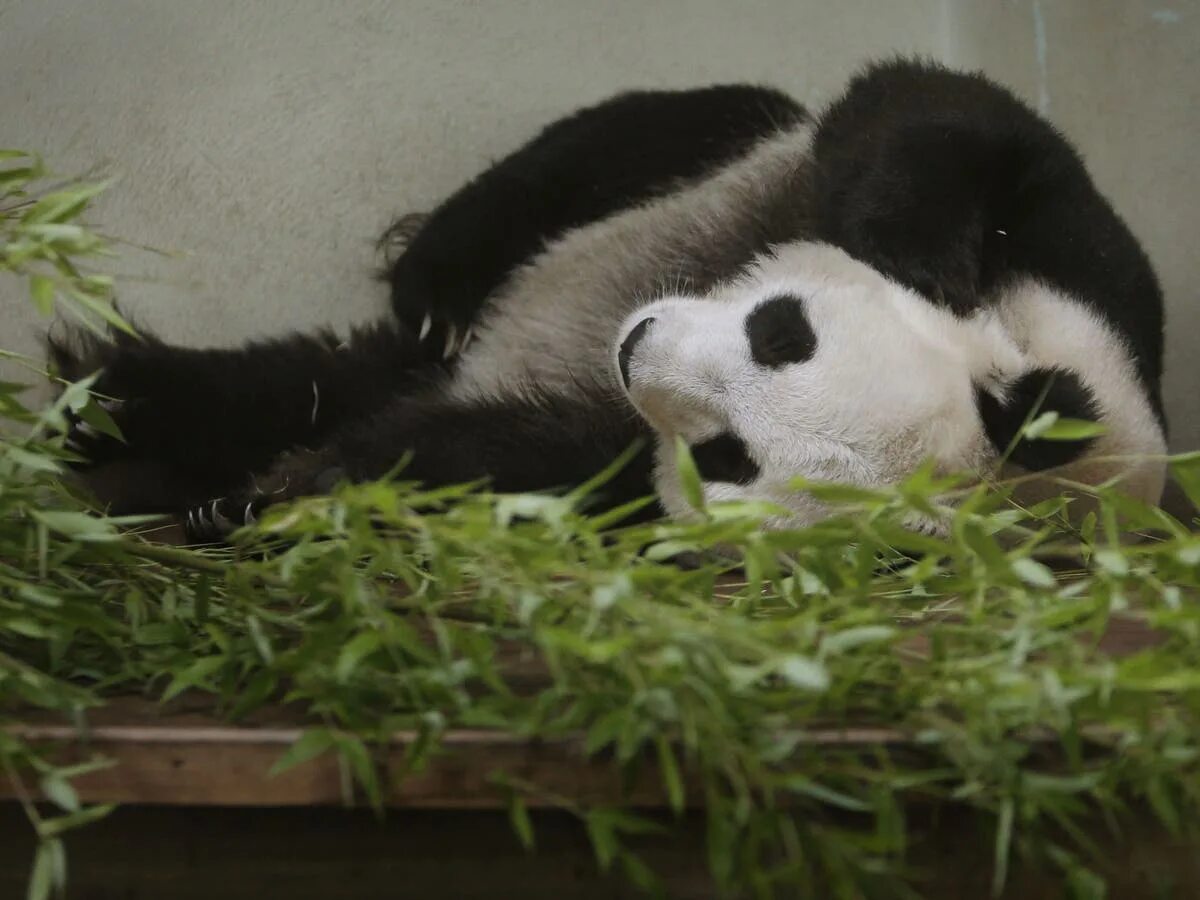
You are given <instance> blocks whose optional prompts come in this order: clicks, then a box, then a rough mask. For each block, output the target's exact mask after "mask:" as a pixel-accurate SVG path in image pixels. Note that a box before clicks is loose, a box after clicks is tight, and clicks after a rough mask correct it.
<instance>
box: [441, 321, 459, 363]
mask: <svg viewBox="0 0 1200 900" xmlns="http://www.w3.org/2000/svg"><path fill="white" fill-rule="evenodd" d="M458 349H459V344H458V329H457V328H455V327H454V324H453V323H451V325H450V327H449V328H448V329H447V331H446V349H445V351H443V353H442V359H443V360H447V359H450V357H452V356H455V355H456V354H457V353H458Z"/></svg>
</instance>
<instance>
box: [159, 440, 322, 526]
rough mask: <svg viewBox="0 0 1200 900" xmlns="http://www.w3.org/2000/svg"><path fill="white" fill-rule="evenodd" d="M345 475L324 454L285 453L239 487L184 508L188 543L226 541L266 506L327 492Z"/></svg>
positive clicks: (249, 523)
mask: <svg viewBox="0 0 1200 900" xmlns="http://www.w3.org/2000/svg"><path fill="white" fill-rule="evenodd" d="M345 477H346V472H345V470H344V469H342V468H341V467H340V466H338V465H337V464H336V462H335V461H334V460H333V459H332V457H331V456H330V455H329V454H327V453H322V452H313V451H309V450H300V451H295V452H292V453H288V454H285V455H284V456H282V457H280V459H279V460H278V462H276V464H275V465H274V466H273V467H272V468H271V469H270V470H269V471H268V472H266V473H264V474H263V475H261V476H256V477H254V478H251V479H250V483H249V484H248V485H247V486H246V487H245V488H243V489H242V490H240V491H236V492H234V493H232V494H229V495H227V496H225V497H217V498H215V499H212V500H206V501H205V502H203V503H199V504H196V505H194V506H191V507H189V508H188V509H187V510H185V511H184V513H183V515H182V519H183V527H184V531H185V533H186V534H187V538H188V542H189V543H193V544H211V543H219V542H225V541H227V540H228V539H229V536H230V535H232V534H233V533H234V532H235V531H237V530H238V529H239V528H242V527H244V526H246V525H253V524H255V523H256V522H257V521H258V519H259V517H260V516H261V515H262V513H263V512H264V511H265V510H266V509H267V508H268V507H271V506H275V505H277V504H280V503H286V502H287V501H289V500H295V499H297V498H300V497H314V496H320V495H322V494H328V493H329V492H330V491H331V490H332V489H333V488H334V486H335V485H337V484H338V482H340V481H343V480H344V479H345Z"/></svg>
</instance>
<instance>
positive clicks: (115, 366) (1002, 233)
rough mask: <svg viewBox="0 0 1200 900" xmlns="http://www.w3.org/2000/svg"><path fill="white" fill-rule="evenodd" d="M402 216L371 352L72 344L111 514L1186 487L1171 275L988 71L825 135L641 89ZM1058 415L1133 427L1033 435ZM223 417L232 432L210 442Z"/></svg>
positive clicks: (859, 116)
mask: <svg viewBox="0 0 1200 900" xmlns="http://www.w3.org/2000/svg"><path fill="white" fill-rule="evenodd" d="M402 222H403V223H404V224H403V225H402V224H401V223H398V226H397V229H396V230H397V231H398V230H404V231H409V232H411V233H409V234H405V235H404V237H405V239H406V240H405V242H404V246H403V248H402V250H401V251H400V253H399V254H398V255H397V256H396V258H395V259H394V260H393V262H392V263H391V266H390V270H389V273H388V278H389V281H390V282H391V288H392V304H393V312H394V316H393V317H390V318H388V319H387V320H384V321H382V322H380V323H377V324H375V325H373V326H368V327H366V328H363V329H360V330H358V331H356V332H355V333H354V334H353V335H351V336H350V338H349V339H348V340H345V341H343V340H341V339H340V338H336V337H334V336H330V335H316V336H305V335H292V336H288V337H285V338H281V339H279V340H276V341H266V342H257V343H253V344H250V345H247V346H246V347H242V348H238V349H236V350H225V351H198V350H190V349H184V348H175V347H169V346H167V345H164V344H161V343H159V342H157V341H155V340H153V339H150V340H148V341H146V342H143V343H141V344H134V343H131V342H128V341H118V342H114V343H111V344H97V343H95V342H86V341H85V342H82V344H75V345H67V344H59V345H57V346H55V347H54V348H53V349H54V352H55V354H56V358H57V360H58V362H59V364H60V367H61V368H62V369H63V370H64V372H65V373H66V374H68V375H72V374H75V375H80V374H83V373H85V372H87V371H90V370H92V369H95V368H97V367H101V366H102V367H103V368H104V370H105V374H104V376H103V378H102V381H101V383H100V390H101V392H103V393H105V394H106V395H108V396H111V397H116V398H119V399H118V401H117V402H118V405H117V406H116V407H115V410H114V412H115V415H116V416H117V417H118V421H119V423H120V424H121V425H122V428H123V430H124V431H125V433H126V435H127V438H128V443H127V444H125V445H123V446H121V447H116V446H114V445H113V444H112V443H111V442H106V441H104V439H103V437H102V436H99V435H96V434H94V433H88V432H87V430H85V429H84V428H83V426H81V427H80V429H79V430H78V431H77V433H75V434H73V435H72V440H73V442H74V445H75V446H76V447H78V448H79V449H80V450H81V452H83V453H84V454H85V455H86V456H87V457H88V458H89V459H90V460H91V463H90V467H89V470H88V477H89V479H90V481H91V483H92V485H93V487H94V488H95V489H96V490H97V492H98V493H99V494H101V496H102V497H105V498H106V499H107V500H108V501H109V502H110V503H111V504H112V505H113V506H114V507H115V508H118V509H122V510H126V509H139V510H141V509H149V508H161V509H176V510H177V509H180V508H187V509H188V517H187V518H188V523H189V527H190V529H191V531H192V533H193V535H194V536H196V537H198V538H205V537H212V536H217V535H220V534H223V533H226V532H227V531H229V530H230V529H232V528H234V527H236V526H237V525H238V524H240V523H241V522H242V521H245V520H246V519H247V518H252V517H253V516H254V515H255V514H256V512H257V511H258V510H259V509H260V508H261V507H262V506H264V505H266V504H268V503H270V502H274V501H275V500H278V499H286V498H287V497H290V496H296V495H299V494H305V493H313V492H319V491H323V490H326V489H328V487H329V486H330V485H331V484H333V483H335V482H336V481H337V480H338V479H340V478H346V477H348V478H351V479H364V478H372V477H377V476H380V475H383V474H385V473H386V472H388V471H390V470H391V469H392V468H393V467H394V465H395V463H396V461H397V460H399V459H400V458H401V457H402V456H404V455H405V454H411V463H410V469H409V471H408V474H409V475H411V476H412V477H414V478H417V479H419V480H422V481H425V482H428V483H435V484H436V483H454V482H462V481H467V480H473V479H476V478H481V477H482V478H488V479H490V480H491V481H492V483H493V484H494V486H495V487H496V488H497V489H498V490H502V491H524V490H550V489H557V488H563V487H569V486H571V485H573V484H578V483H581V482H583V481H585V480H586V479H588V478H590V477H591V476H592V475H593V474H595V472H597V471H599V470H600V469H602V468H603V467H604V466H605V465H606V464H607V463H609V462H610V461H611V460H612V459H613V458H614V457H615V456H617V455H618V454H619V453H621V452H622V451H623V450H625V449H626V448H627V447H628V446H629V445H630V444H631V443H635V442H638V441H642V442H644V443H645V445H646V446H645V449H644V450H643V451H642V452H640V453H638V454H637V455H636V456H635V457H634V458H633V460H632V462H631V463H630V464H629V465H628V466H627V467H626V469H625V470H623V471H622V472H621V473H620V475H618V476H617V477H616V478H615V479H614V480H613V481H612V482H610V483H609V484H608V485H606V486H605V488H604V491H605V492H606V493H605V495H604V496H602V497H600V498H598V500H599V501H600V502H603V503H607V504H609V505H617V504H621V503H624V502H626V501H628V500H631V499H634V498H636V497H640V496H643V495H646V494H649V493H651V491H653V492H654V493H656V495H657V497H658V498H659V501H660V503H661V505H662V507H663V508H664V509H665V510H666V511H667V512H668V513H670V514H672V515H679V516H682V515H687V514H688V512H689V510H688V507H687V504H686V502H685V501H684V500H683V498H682V496H681V493H680V489H679V479H678V473H677V470H676V465H675V463H676V460H675V447H676V442H677V440H678V439H681V438H682V439H683V441H684V442H686V443H687V444H688V445H689V446H690V448H691V451H692V455H693V456H694V458H695V460H696V462H697V465H698V468H699V469H700V473H701V476H702V478H703V480H704V489H705V492H706V494H707V495H708V496H709V497H710V498H712V499H747V498H748V499H769V500H772V501H775V502H776V503H778V504H780V505H782V506H783V507H785V508H787V509H788V513H787V515H785V516H782V517H781V518H780V519H779V520H778V523H779V524H783V523H803V522H809V521H812V520H814V519H816V518H819V517H820V516H821V515H823V514H824V510H823V509H821V508H820V506H819V505H818V504H817V503H816V502H815V501H813V500H812V499H811V498H810V497H808V496H806V495H804V494H803V493H798V492H796V491H794V490H793V489H792V488H791V487H790V484H791V482H792V480H793V479H794V478H795V477H797V476H800V477H806V478H812V479H821V480H838V481H843V482H850V483H856V484H862V485H878V484H886V483H890V482H894V481H896V480H898V479H900V478H903V477H904V476H905V475H906V474H908V473H909V472H911V471H913V469H914V468H915V467H916V466H917V465H918V464H919V463H920V462H921V461H922V460H925V459H932V460H933V461H934V462H935V463H936V464H937V465H938V466H939V467H940V468H942V469H944V470H946V471H959V470H975V471H982V470H985V469H987V468H988V467H989V466H994V465H995V464H996V463H997V462H998V461H1000V460H1001V458H1003V457H1007V458H1009V459H1010V460H1011V464H1015V465H1016V466H1017V467H1018V470H1019V471H1028V470H1039V469H1047V468H1062V467H1065V469H1064V471H1065V472H1066V474H1067V475H1068V476H1069V477H1072V478H1075V479H1077V480H1081V481H1086V482H1089V483H1098V482H1100V481H1103V480H1107V479H1109V478H1120V479H1123V481H1124V484H1125V488H1126V489H1127V490H1128V491H1130V493H1132V494H1134V495H1135V496H1137V497H1139V498H1141V499H1143V500H1146V501H1147V502H1156V501H1157V499H1158V495H1159V493H1160V492H1161V489H1162V482H1163V464H1162V460H1161V456H1162V454H1163V452H1164V448H1165V436H1164V435H1165V419H1164V417H1163V414H1162V405H1161V399H1160V396H1159V380H1160V378H1161V365H1162V359H1161V357H1162V300H1161V295H1160V293H1159V289H1158V285H1157V282H1156V280H1155V278H1154V274H1153V271H1152V270H1151V268H1150V265H1149V263H1148V261H1147V259H1146V257H1145V255H1144V253H1143V252H1142V251H1141V249H1140V247H1139V246H1138V244H1137V242H1136V240H1135V239H1134V238H1133V237H1132V235H1131V234H1130V233H1129V231H1128V229H1127V228H1126V227H1125V226H1124V224H1123V223H1122V222H1121V220H1120V219H1119V218H1118V217H1117V216H1116V214H1115V213H1114V212H1113V211H1112V209H1111V207H1109V206H1108V204H1107V203H1106V202H1105V201H1104V200H1103V198H1102V197H1101V196H1100V195H1099V194H1098V193H1097V192H1096V190H1095V188H1094V186H1093V185H1092V183H1091V181H1090V179H1089V178H1088V176H1087V173H1086V170H1085V169H1084V167H1083V164H1082V162H1081V161H1080V159H1079V157H1078V156H1077V154H1075V152H1074V151H1073V150H1072V149H1071V147H1070V146H1069V144H1067V142H1066V141H1065V140H1064V139H1063V138H1062V137H1061V136H1060V135H1058V133H1057V132H1055V131H1054V130H1053V129H1052V128H1051V127H1050V126H1049V125H1048V124H1046V123H1045V122H1044V121H1042V120H1041V119H1040V118H1039V117H1037V116H1036V114H1034V113H1033V112H1032V111H1030V110H1029V109H1028V108H1026V107H1025V106H1023V105H1022V104H1020V103H1019V102H1018V101H1017V100H1016V99H1015V98H1013V97H1012V96H1011V95H1010V94H1008V93H1007V92H1006V91H1004V90H1003V89H1001V88H999V87H997V86H995V85H994V84H992V83H990V82H988V81H987V80H986V79H984V78H982V77H981V76H976V75H962V74H958V73H954V72H950V71H948V70H945V69H943V68H941V67H938V66H933V65H927V64H922V63H916V62H908V61H895V62H891V63H884V64H880V65H877V66H874V67H871V68H869V69H868V70H866V71H865V72H864V73H863V74H862V75H860V76H859V77H858V78H856V79H855V80H854V81H853V82H852V83H851V85H850V87H849V88H848V90H847V92H846V94H845V95H844V96H843V97H842V98H841V99H840V100H838V101H837V102H835V103H834V104H833V105H832V106H831V107H830V108H829V109H828V110H826V111H825V112H824V113H823V114H822V116H821V117H820V118H819V119H817V120H813V119H812V118H811V117H810V116H809V115H808V114H807V113H806V111H804V110H803V109H802V108H801V107H799V105H797V104H795V103H794V102H793V101H791V100H790V99H788V98H786V97H785V96H784V95H782V94H780V93H779V92H777V91H773V90H770V89H762V88H753V87H744V86H729V87H717V88H709V89H703V90H699V91H685V92H644V93H636V94H630V95H622V96H621V97H618V98H615V99H614V100H610V101H607V102H606V103H603V104H600V105H599V106H596V107H592V108H589V109H585V110H583V111H581V112H579V113H577V114H575V115H574V116H571V117H568V118H567V119H564V120H561V121H559V122H557V123H553V124H552V125H551V126H549V127H548V128H547V129H546V130H545V131H543V132H542V133H541V134H540V135H539V136H538V137H536V138H535V139H534V140H533V141H531V142H530V143H529V144H528V145H526V146H525V147H523V148H521V149H520V150H518V151H517V152H516V153H514V154H512V155H510V156H509V157H506V158H505V159H503V160H501V161H500V162H498V163H497V164H496V165H494V166H493V167H492V168H491V169H489V170H488V171H487V172H485V173H483V174H482V175H481V176H480V177H478V178H477V179H475V180H473V181H472V182H471V183H469V184H468V185H466V186H465V187H464V188H463V189H462V190H461V191H459V192H458V193H456V194H455V195H454V196H452V197H451V198H449V199H448V200H447V201H446V202H445V203H444V204H443V205H442V206H441V207H440V208H439V209H437V210H435V211H434V212H433V213H432V214H431V215H430V216H429V217H428V218H426V219H424V220H423V222H422V223H421V224H420V225H419V226H418V227H415V228H413V227H411V220H402ZM247 377H249V378H252V379H253V380H254V383H255V389H254V391H253V392H252V394H251V396H249V397H247V396H246V394H245V391H244V382H243V383H242V384H241V385H239V384H238V379H245V378H247ZM180 385H184V386H185V389H186V390H187V391H188V394H189V399H190V400H191V403H190V404H188V405H186V406H184V409H185V410H186V412H185V414H186V415H187V416H188V419H189V421H188V422H187V423H183V422H180V421H179V420H178V414H176V413H174V412H173V411H172V410H175V409H179V408H180V404H179V403H178V397H177V390H178V388H179V386H180ZM163 386H169V387H171V388H172V394H171V398H170V399H171V402H168V399H167V397H166V396H164V395H163V393H162V392H163V390H164V387H163ZM309 387H311V391H310V390H308V388H309ZM156 391H157V392H158V393H157V394H156ZM312 398H319V405H318V404H314V403H312V402H311V401H312ZM1047 409H1052V410H1053V411H1056V412H1059V413H1060V414H1062V415H1065V416H1069V417H1077V418H1088V419H1095V420H1099V421H1100V422H1101V423H1102V424H1103V425H1105V426H1106V429H1107V430H1106V432H1105V434H1103V435H1102V436H1100V437H1099V438H1097V439H1095V440H1094V441H1092V442H1090V443H1088V444H1078V445H1076V444H1072V445H1067V446H1066V447H1064V446H1063V445H1051V444H1050V443H1049V442H1032V441H1025V440H1021V439H1020V432H1021V430H1022V427H1023V426H1024V424H1025V423H1026V422H1027V421H1028V420H1029V419H1030V418H1031V416H1032V415H1033V414H1034V413H1036V412H1039V411H1042V410H1047ZM197 419H199V420H201V421H203V420H205V419H210V420H211V421H214V422H215V421H224V422H225V423H226V424H227V425H228V426H229V427H226V428H219V429H215V430H214V431H212V432H211V436H210V437H209V438H208V439H207V440H206V441H201V442H199V443H197V442H196V441H195V439H194V436H195V434H196V433H197V432H196V427H195V424H194V423H195V420H197ZM185 436H186V437H187V439H185ZM1011 464H1010V465H1011ZM252 473H258V474H257V475H255V476H254V477H250V476H251V475H252ZM1046 484H1049V485H1051V487H1049V488H1044V489H1045V490H1056V489H1057V488H1056V487H1054V486H1053V483H1052V482H1046ZM147 485H149V486H150V487H149V488H147Z"/></svg>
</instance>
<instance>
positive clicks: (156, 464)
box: [50, 322, 437, 512]
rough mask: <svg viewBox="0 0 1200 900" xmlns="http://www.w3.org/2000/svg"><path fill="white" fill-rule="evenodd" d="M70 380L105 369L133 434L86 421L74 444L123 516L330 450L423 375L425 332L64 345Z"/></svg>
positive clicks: (114, 403) (388, 328)
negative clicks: (353, 423)
mask: <svg viewBox="0 0 1200 900" xmlns="http://www.w3.org/2000/svg"><path fill="white" fill-rule="evenodd" d="M50 352H51V356H52V359H53V361H54V363H55V364H56V367H57V369H58V371H59V372H60V373H61V375H62V376H63V377H64V378H66V379H68V380H77V379H79V378H82V377H83V376H84V375H88V374H91V373H92V372H95V371H101V375H100V378H99V379H98V381H97V382H96V385H95V388H94V390H95V391H96V393H98V394H100V395H102V396H104V397H106V398H109V399H105V400H102V401H101V404H102V405H103V406H104V407H105V408H106V409H107V410H108V411H109V413H110V415H111V416H112V418H113V419H114V421H115V422H116V424H117V425H118V427H119V428H120V430H121V433H122V435H123V437H124V441H118V440H116V439H115V438H112V437H109V436H107V435H104V434H102V433H100V432H98V431H97V430H95V429H93V428H91V427H90V426H88V425H87V423H84V422H79V423H76V426H75V427H74V428H73V430H72V433H71V434H70V436H69V446H70V447H71V448H72V449H74V450H75V451H76V452H78V453H79V454H80V455H81V456H82V457H84V458H85V462H84V463H82V464H81V466H80V468H81V470H82V472H83V477H84V480H85V482H86V483H87V484H88V485H89V486H90V487H92V489H93V491H94V492H95V493H96V494H97V496H98V497H99V498H100V499H101V501H102V502H105V503H106V504H107V505H109V506H110V508H112V510H113V511H115V512H152V511H158V510H163V511H167V510H171V509H178V508H179V507H180V506H182V505H185V504H188V503H194V502H196V501H199V500H201V499H203V498H205V497H212V496H216V495H219V494H220V493H223V492H225V491H228V490H230V489H231V488H232V487H235V486H237V485H240V484H241V483H243V482H244V481H245V479H246V477H247V476H248V475H249V474H250V473H251V472H255V471H259V470H261V469H263V468H264V467H266V466H268V465H270V463H271V461H272V460H273V459H275V458H276V457H277V456H278V455H279V454H280V453H281V452H283V451H284V450H286V449H288V448H289V447H294V446H296V445H305V446H312V447H316V446H320V445H321V444H322V443H324V442H325V441H326V440H327V439H328V437H329V435H331V434H332V433H334V431H336V429H337V428H339V427H341V426H342V425H344V424H345V423H346V422H347V421H349V420H352V419H355V418H361V417H362V416H364V415H365V414H367V413H368V412H371V411H374V410H376V409H379V408H381V407H382V406H384V405H385V404H386V402H387V401H388V399H389V398H390V397H391V396H394V395H395V393H396V392H397V391H399V390H403V389H404V388H405V387H406V386H410V387H411V386H412V384H414V383H415V382H417V381H419V380H421V379H428V378H433V377H437V371H436V370H435V369H433V368H431V367H427V366H426V367H424V368H422V364H421V362H420V357H419V355H418V353H417V342H416V338H415V336H413V335H410V334H409V333H408V332H407V331H405V329H404V328H403V327H402V326H400V325H398V324H394V323H391V322H380V323H378V324H376V325H373V326H369V327H365V328H360V329H357V330H356V331H355V332H354V333H353V334H352V335H351V336H350V337H349V338H348V339H347V340H345V341H342V340H341V339H339V338H336V337H334V336H333V335H332V334H329V333H317V334H312V335H302V334H293V335H290V336H287V337H282V338H277V339H273V340H265V341H255V342H251V343H248V344H246V345H244V346H242V347H236V348H229V349H196V348H191V347H179V346H173V345H171V344H167V343H165V342H163V341H160V340H158V339H156V338H154V337H153V336H149V335H146V336H143V337H142V338H141V339H134V338H132V337H127V336H116V337H113V338H112V339H111V340H102V339H99V338H97V337H95V336H93V335H91V334H88V333H83V332H76V333H73V334H69V335H68V336H67V337H66V339H60V340H57V341H52V342H51V344H50Z"/></svg>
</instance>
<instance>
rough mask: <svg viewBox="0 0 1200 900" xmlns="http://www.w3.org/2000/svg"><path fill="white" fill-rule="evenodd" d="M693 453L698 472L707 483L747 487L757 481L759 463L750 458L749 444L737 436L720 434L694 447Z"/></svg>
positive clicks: (726, 433)
mask: <svg viewBox="0 0 1200 900" xmlns="http://www.w3.org/2000/svg"><path fill="white" fill-rule="evenodd" d="M691 451H692V459H693V460H694V461H695V463H696V469H697V470H698V471H699V472H700V477H701V478H703V479H704V480H705V481H727V482H732V483H733V484H742V485H746V484H750V483H751V482H753V481H754V479H756V478H757V477H758V473H759V468H758V463H756V462H755V461H754V460H752V459H751V458H750V453H749V451H748V450H747V449H746V442H745V441H743V440H742V439H741V438H739V437H738V436H737V435H735V434H731V433H729V432H725V433H724V434H719V435H717V436H716V437H715V438H710V439H709V440H707V441H702V442H701V443H699V444H694V445H693V446H692V448H691Z"/></svg>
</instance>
